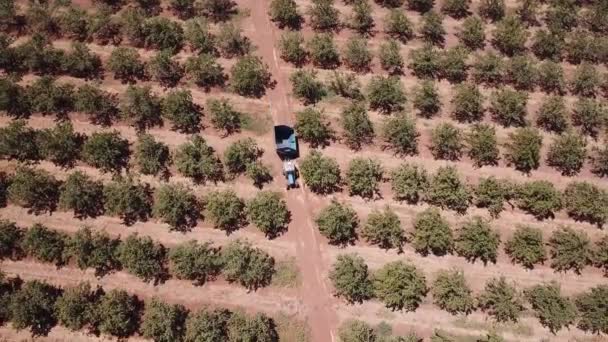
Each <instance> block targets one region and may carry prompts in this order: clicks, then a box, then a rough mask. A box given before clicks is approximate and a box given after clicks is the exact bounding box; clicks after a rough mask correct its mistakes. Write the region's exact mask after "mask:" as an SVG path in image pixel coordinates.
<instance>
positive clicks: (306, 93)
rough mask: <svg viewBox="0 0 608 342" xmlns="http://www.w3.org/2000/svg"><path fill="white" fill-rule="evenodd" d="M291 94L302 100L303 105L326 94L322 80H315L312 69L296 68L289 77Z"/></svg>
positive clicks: (311, 102)
mask: <svg viewBox="0 0 608 342" xmlns="http://www.w3.org/2000/svg"><path fill="white" fill-rule="evenodd" d="M289 80H290V81H291V88H292V92H293V95H294V96H295V97H297V98H298V99H300V100H302V102H303V103H304V105H309V104H315V103H317V102H319V101H321V99H323V97H324V96H326V95H327V90H325V86H324V85H323V83H322V82H320V81H318V80H317V73H316V72H315V71H313V70H310V71H306V70H296V71H295V72H293V73H292V74H291V76H290V77H289Z"/></svg>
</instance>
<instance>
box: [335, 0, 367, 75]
mask: <svg viewBox="0 0 608 342" xmlns="http://www.w3.org/2000/svg"><path fill="white" fill-rule="evenodd" d="M360 1H361V0H360ZM342 59H343V60H344V64H345V65H346V66H347V67H349V68H350V69H351V70H353V71H356V72H365V71H368V70H369V66H370V63H371V60H372V54H371V52H370V51H369V48H368V46H367V41H366V40H365V39H363V38H359V37H352V38H350V39H349V40H348V41H347V42H346V45H345V47H344V51H343V52H342Z"/></svg>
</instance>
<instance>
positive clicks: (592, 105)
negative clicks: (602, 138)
mask: <svg viewBox="0 0 608 342" xmlns="http://www.w3.org/2000/svg"><path fill="white" fill-rule="evenodd" d="M606 116H607V114H606V109H605V107H604V105H603V104H602V103H600V102H598V101H595V100H592V99H588V98H581V99H579V100H578V101H577V102H576V103H575V105H574V111H573V112H572V124H574V126H578V127H580V130H581V132H582V133H583V134H585V135H589V136H591V137H593V138H595V137H597V135H598V133H599V131H600V130H601V129H602V127H603V123H604V121H605V120H606Z"/></svg>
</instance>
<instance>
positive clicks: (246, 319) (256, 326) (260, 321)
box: [228, 311, 279, 342]
mask: <svg viewBox="0 0 608 342" xmlns="http://www.w3.org/2000/svg"><path fill="white" fill-rule="evenodd" d="M275 325H276V324H275V323H274V321H273V320H272V318H270V317H268V316H266V315H265V314H260V313H258V314H255V315H254V316H247V315H246V314H244V313H242V312H239V311H236V312H234V313H233V314H232V316H231V317H230V319H229V320H228V341H230V342H232V341H234V342H238V341H243V340H244V341H269V342H274V341H278V340H279V336H278V334H277V331H276V330H275Z"/></svg>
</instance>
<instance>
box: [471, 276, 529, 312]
mask: <svg viewBox="0 0 608 342" xmlns="http://www.w3.org/2000/svg"><path fill="white" fill-rule="evenodd" d="M477 301H478V303H479V308H480V309H481V310H483V311H485V312H487V313H488V314H489V315H490V316H492V317H493V318H494V319H495V320H496V321H498V322H509V321H512V322H517V321H518V319H519V315H520V314H521V313H522V311H523V310H524V306H523V303H522V300H521V296H520V294H519V292H518V291H517V289H516V288H515V287H514V286H512V285H510V284H508V283H507V280H506V278H505V277H500V278H493V279H491V280H489V281H488V282H487V283H486V286H485V289H484V291H483V292H482V293H481V294H480V295H479V297H478V298H477Z"/></svg>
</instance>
